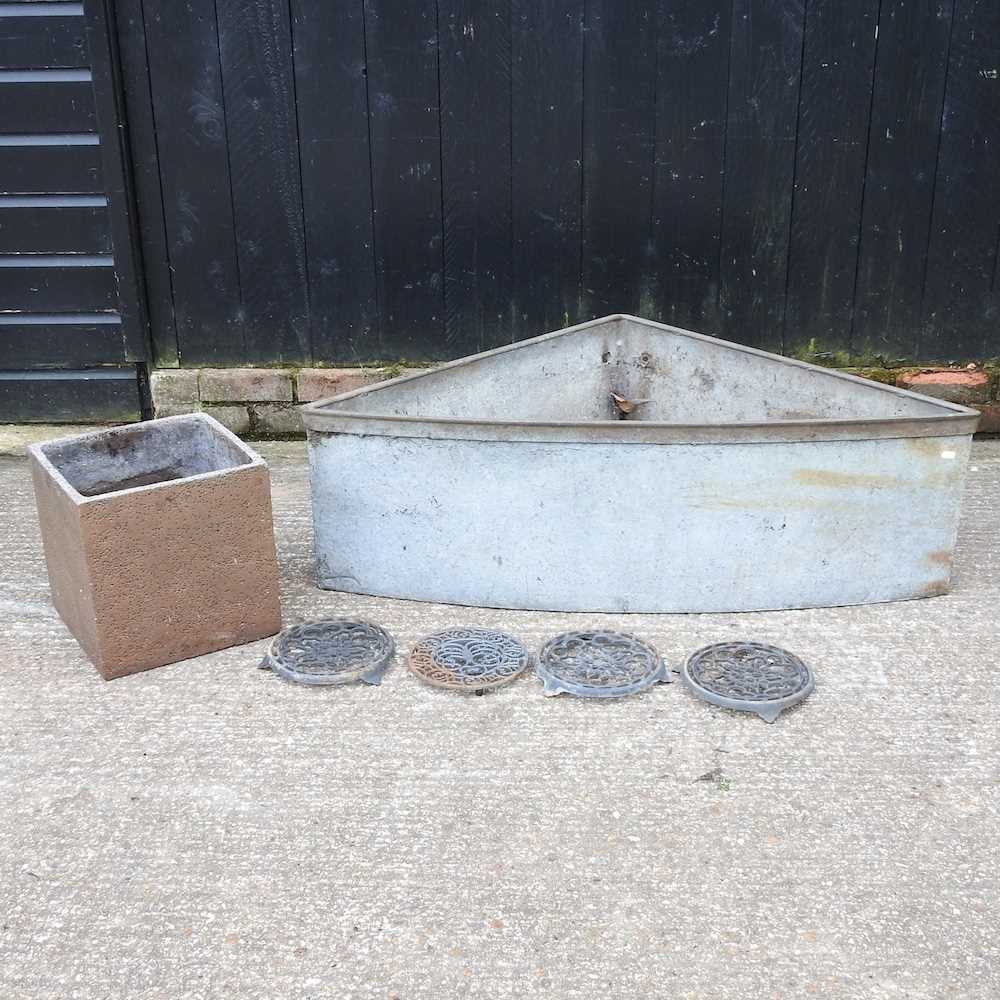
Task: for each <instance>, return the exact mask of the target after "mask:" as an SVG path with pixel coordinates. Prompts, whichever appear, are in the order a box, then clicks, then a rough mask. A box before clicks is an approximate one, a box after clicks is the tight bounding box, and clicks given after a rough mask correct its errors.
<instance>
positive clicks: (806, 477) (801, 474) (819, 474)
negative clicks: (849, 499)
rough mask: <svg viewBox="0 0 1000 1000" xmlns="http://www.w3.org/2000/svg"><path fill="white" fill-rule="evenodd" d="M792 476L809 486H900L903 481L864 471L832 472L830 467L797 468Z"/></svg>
mask: <svg viewBox="0 0 1000 1000" xmlns="http://www.w3.org/2000/svg"><path fill="white" fill-rule="evenodd" d="M792 478H793V479H794V480H795V481H796V482H799V483H805V484H806V485H808V486H828V487H832V488H837V487H842V486H843V487H850V486H869V487H878V486H900V485H903V481H902V480H901V479H899V478H898V477H897V476H873V475H870V474H868V473H863V472H831V471H830V470H829V469H796V470H795V471H794V472H793V473H792Z"/></svg>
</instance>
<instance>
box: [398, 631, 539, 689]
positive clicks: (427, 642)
mask: <svg viewBox="0 0 1000 1000" xmlns="http://www.w3.org/2000/svg"><path fill="white" fill-rule="evenodd" d="M530 663H531V656H530V655H529V653H528V651H527V650H526V649H525V648H524V646H522V645H521V643H519V642H518V641H517V639H515V638H514V637H513V636H510V635H507V634H506V633H505V632H496V631H494V630H493V629H488V628H476V627H474V626H468V627H464V628H449V629H445V630H444V631H443V632H437V633H436V634H434V635H430V636H427V638H426V639H421V640H420V641H419V642H418V643H417V644H416V645H415V646H414V647H413V649H412V650H411V651H410V660H409V664H410V669H411V670H412V671H413V672H414V673H415V674H416V675H417V676H418V677H419V678H420V679H421V680H422V681H426V682H427V683H428V684H433V685H434V686H435V687H442V688H449V689H451V690H452V691H485V690H487V689H489V688H495V687H500V686H501V685H503V684H509V683H510V682H511V681H512V680H514V679H515V678H516V677H517V676H518V674H520V673H521V672H522V671H523V670H525V669H526V668H527V667H528V666H529V665H530Z"/></svg>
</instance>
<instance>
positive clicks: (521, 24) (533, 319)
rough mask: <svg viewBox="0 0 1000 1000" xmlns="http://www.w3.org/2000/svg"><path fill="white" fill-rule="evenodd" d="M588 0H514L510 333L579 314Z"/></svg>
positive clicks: (556, 324) (538, 329)
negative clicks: (584, 54)
mask: <svg viewBox="0 0 1000 1000" xmlns="http://www.w3.org/2000/svg"><path fill="white" fill-rule="evenodd" d="M583 19H584V3H583V0H512V3H511V63H512V68H511V76H512V79H511V101H512V114H511V207H512V217H511V225H512V237H513V260H512V269H511V273H512V278H511V295H512V300H513V305H514V308H515V310H516V315H515V321H514V328H513V330H512V334H513V336H514V339H517V340H520V339H523V338H525V337H534V336H537V335H538V334H541V333H547V332H548V331H550V330H557V329H559V328H561V327H564V326H569V325H571V324H572V323H575V322H576V321H577V319H578V318H579V314H580V313H579V311H580V222H581V196H582V180H583V171H582V163H583V119H582V111H583Z"/></svg>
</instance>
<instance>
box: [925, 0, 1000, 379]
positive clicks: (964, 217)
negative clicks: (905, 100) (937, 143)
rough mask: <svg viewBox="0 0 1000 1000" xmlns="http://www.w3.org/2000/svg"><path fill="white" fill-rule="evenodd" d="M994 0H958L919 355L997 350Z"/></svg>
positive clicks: (979, 355) (997, 43) (998, 41)
mask: <svg viewBox="0 0 1000 1000" xmlns="http://www.w3.org/2000/svg"><path fill="white" fill-rule="evenodd" d="M998 243H1000V5H998V4H997V3H995V2H994V0H958V3H957V4H956V8H955V25H954V28H953V30H952V36H951V50H950V63H949V66H948V83H947V90H946V94H945V103H944V120H943V122H942V133H941V149H940V154H939V157H938V170H937V184H936V187H935V192H934V216H933V223H932V226H931V238H930V246H929V249H928V261H927V280H926V289H925V296H924V307H925V315H924V319H925V322H924V324H922V327H923V336H922V338H921V341H920V344H919V346H918V349H917V353H918V355H919V356H920V357H923V358H931V359H937V360H943V361H949V360H958V361H968V360H970V359H976V360H981V359H983V358H986V357H991V356H996V355H997V354H998V353H1000V342H998V336H997V331H998V317H1000V287H998V284H997V282H998V268H1000V259H998V250H1000V246H998Z"/></svg>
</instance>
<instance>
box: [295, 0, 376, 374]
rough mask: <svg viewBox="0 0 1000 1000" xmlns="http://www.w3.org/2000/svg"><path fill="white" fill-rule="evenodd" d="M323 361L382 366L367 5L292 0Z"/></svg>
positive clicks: (314, 322) (313, 300)
mask: <svg viewBox="0 0 1000 1000" xmlns="http://www.w3.org/2000/svg"><path fill="white" fill-rule="evenodd" d="M292 33H293V44H294V52H295V93H296V98H297V104H298V126H299V155H300V157H301V166H302V200H303V208H304V214H305V237H306V264H307V269H308V274H309V317H310V331H311V342H312V353H313V357H314V358H315V359H316V360H318V361H337V362H353V363H355V364H358V363H361V362H366V361H374V360H377V359H378V354H379V350H378V339H377V324H378V307H377V303H376V298H375V255H374V247H373V238H374V237H373V232H372V212H371V209H372V194H371V158H370V156H369V149H368V97H367V92H366V88H367V83H366V77H365V25H364V10H363V8H362V6H361V3H360V2H358V3H329V4H322V3H320V4H318V3H315V2H313V0H292Z"/></svg>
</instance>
